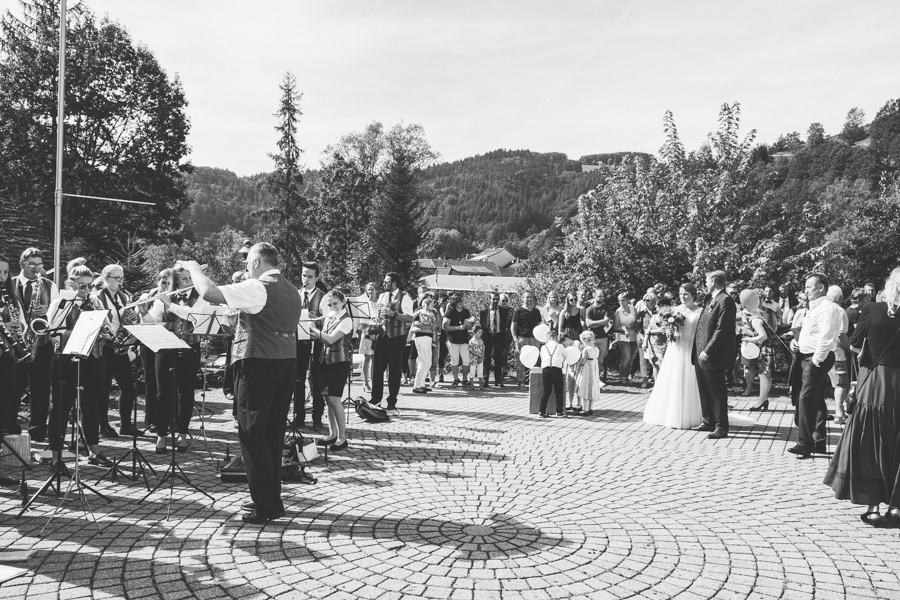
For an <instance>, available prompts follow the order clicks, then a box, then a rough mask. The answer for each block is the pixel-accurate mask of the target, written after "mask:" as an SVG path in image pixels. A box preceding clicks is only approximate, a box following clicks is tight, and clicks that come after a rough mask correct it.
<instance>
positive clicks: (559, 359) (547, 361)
mask: <svg viewBox="0 0 900 600" xmlns="http://www.w3.org/2000/svg"><path fill="white" fill-rule="evenodd" d="M565 363H566V349H565V348H563V346H562V344H558V343H556V342H554V341H553V340H550V341H549V342H547V343H546V344H544V345H543V346H541V368H543V369H546V368H547V367H558V368H560V369H562V368H563V366H564V365H565Z"/></svg>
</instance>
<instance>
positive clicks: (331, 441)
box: [310, 290, 353, 452]
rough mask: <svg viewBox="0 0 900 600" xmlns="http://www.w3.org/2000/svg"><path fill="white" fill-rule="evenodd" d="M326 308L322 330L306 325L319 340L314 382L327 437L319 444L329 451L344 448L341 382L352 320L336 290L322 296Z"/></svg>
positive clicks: (348, 362) (346, 373)
mask: <svg viewBox="0 0 900 600" xmlns="http://www.w3.org/2000/svg"><path fill="white" fill-rule="evenodd" d="M322 302H323V303H324V304H325V305H326V306H327V307H328V309H329V311H330V312H329V314H328V316H327V317H325V322H324V323H323V324H322V329H318V328H316V327H315V326H312V327H310V334H311V335H312V337H313V338H315V339H320V340H322V342H323V345H322V350H321V353H320V354H319V356H317V357H315V360H317V361H318V362H319V363H320V365H321V367H320V372H319V375H320V376H319V378H318V379H317V380H316V383H317V384H318V386H319V393H320V394H322V395H323V396H324V397H325V402H326V403H327V405H328V437H326V438H324V439H321V440H319V441H318V442H317V443H318V444H319V445H320V446H328V449H329V450H331V451H332V452H338V451H341V450H346V449H347V444H348V442H347V432H346V429H345V424H346V421H345V419H344V405H343V404H342V403H341V397H342V396H343V395H344V384H346V383H347V381H348V380H349V379H350V369H351V367H352V365H353V351H352V346H351V341H350V336H351V334H352V333H353V320H352V319H351V318H350V315H348V314H347V311H346V310H345V304H344V302H345V298H344V294H342V293H341V291H340V290H331V291H330V292H328V294H326V295H325V297H324V298H323V299H322Z"/></svg>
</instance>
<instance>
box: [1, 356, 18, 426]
mask: <svg viewBox="0 0 900 600" xmlns="http://www.w3.org/2000/svg"><path fill="white" fill-rule="evenodd" d="M17 371H18V368H17V367H16V365H15V363H13V361H12V358H10V357H9V356H6V355H4V356H0V431H2V432H3V433H7V434H16V433H17V432H18V431H19V430H20V429H21V428H20V427H19V401H20V400H21V398H22V397H21V396H16V374H17Z"/></svg>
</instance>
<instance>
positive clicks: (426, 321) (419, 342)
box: [410, 292, 440, 394]
mask: <svg viewBox="0 0 900 600" xmlns="http://www.w3.org/2000/svg"><path fill="white" fill-rule="evenodd" d="M438 323H440V313H438V311H437V310H436V309H435V308H434V294H432V293H431V292H426V293H425V295H424V296H423V297H422V300H421V301H420V303H419V308H418V310H416V312H414V313H413V322H412V328H411V329H410V331H412V332H413V336H414V338H413V339H414V340H415V344H416V356H417V358H416V361H417V362H416V381H415V384H414V387H413V393H414V394H427V393H428V392H430V391H431V388H429V387H428V386H426V385H425V377H426V376H427V375H428V373H429V371H431V370H432V368H431V366H432V354H434V351H435V349H436V348H437V344H438ZM434 383H435V381H434V373H433V372H432V375H431V385H432V386H434Z"/></svg>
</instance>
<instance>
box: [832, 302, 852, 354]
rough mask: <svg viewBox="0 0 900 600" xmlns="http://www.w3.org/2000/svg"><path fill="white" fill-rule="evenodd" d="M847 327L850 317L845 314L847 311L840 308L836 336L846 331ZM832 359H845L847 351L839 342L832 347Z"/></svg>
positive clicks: (848, 326)
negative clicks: (838, 326) (839, 322)
mask: <svg viewBox="0 0 900 600" xmlns="http://www.w3.org/2000/svg"><path fill="white" fill-rule="evenodd" d="M835 306H837V305H835ZM838 308H840V306H838ZM848 329H850V317H848V316H847V311H846V310H844V309H842V308H841V325H840V328H839V329H838V337H840V335H841V334H842V333H847V330H848ZM838 341H840V340H838ZM834 360H847V351H846V350H844V348H843V347H841V345H840V344H837V346H836V347H835V349H834Z"/></svg>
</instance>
